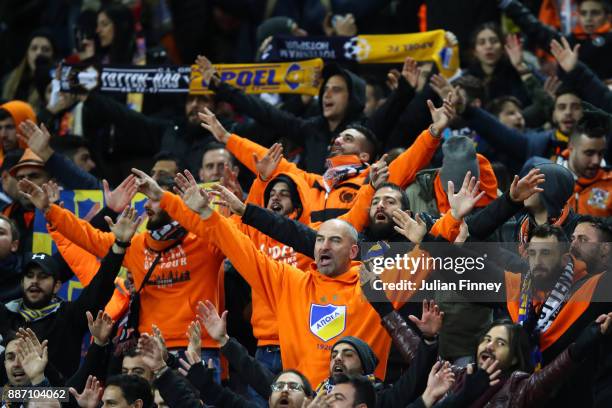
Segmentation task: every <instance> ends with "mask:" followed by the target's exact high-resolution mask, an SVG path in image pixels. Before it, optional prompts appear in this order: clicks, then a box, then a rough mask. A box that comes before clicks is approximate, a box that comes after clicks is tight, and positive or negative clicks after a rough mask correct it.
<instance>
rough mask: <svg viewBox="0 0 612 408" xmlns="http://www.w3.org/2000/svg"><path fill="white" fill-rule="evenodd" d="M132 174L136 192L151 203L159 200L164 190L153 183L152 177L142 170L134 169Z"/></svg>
mask: <svg viewBox="0 0 612 408" xmlns="http://www.w3.org/2000/svg"><path fill="white" fill-rule="evenodd" d="M132 173H133V174H134V175H135V176H136V188H137V190H138V191H140V192H141V193H142V194H144V195H146V196H147V197H149V199H151V200H153V201H159V200H161V198H162V195H163V194H164V190H163V189H162V188H161V187H160V186H159V184H157V181H155V180H154V179H153V177H151V176H149V175H148V174H147V173H145V172H144V171H142V170H139V169H134V168H133V169H132Z"/></svg>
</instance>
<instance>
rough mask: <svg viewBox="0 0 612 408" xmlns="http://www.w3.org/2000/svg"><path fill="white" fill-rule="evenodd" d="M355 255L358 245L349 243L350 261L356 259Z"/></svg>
mask: <svg viewBox="0 0 612 408" xmlns="http://www.w3.org/2000/svg"><path fill="white" fill-rule="evenodd" d="M357 255H359V245H357V244H353V245H351V252H350V257H351V261H352V260H354V259H357Z"/></svg>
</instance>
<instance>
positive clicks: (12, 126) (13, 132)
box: [0, 100, 36, 165]
mask: <svg viewBox="0 0 612 408" xmlns="http://www.w3.org/2000/svg"><path fill="white" fill-rule="evenodd" d="M26 119H30V120H31V121H32V122H36V113H34V109H32V107H31V106H30V105H29V104H28V103H26V102H23V101H17V100H15V101H9V102H7V103H5V104H3V105H0V144H1V147H0V165H2V162H3V161H4V154H5V153H6V152H8V151H10V150H15V149H17V148H19V147H21V148H25V147H27V146H25V145H23V144H22V143H21V142H20V141H19V138H18V137H17V134H18V132H19V130H18V129H19V124H20V123H21V122H23V121H25V120H26Z"/></svg>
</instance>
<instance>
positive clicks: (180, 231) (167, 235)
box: [151, 221, 187, 241]
mask: <svg viewBox="0 0 612 408" xmlns="http://www.w3.org/2000/svg"><path fill="white" fill-rule="evenodd" d="M185 234H187V231H186V230H185V228H183V227H181V226H180V225H179V223H178V222H176V221H172V222H170V223H168V224H166V225H163V226H161V227H159V228H158V229H156V230H153V231H151V237H152V238H153V239H154V240H156V241H169V240H172V239H181V238H183V237H184V236H185Z"/></svg>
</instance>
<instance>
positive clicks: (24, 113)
mask: <svg viewBox="0 0 612 408" xmlns="http://www.w3.org/2000/svg"><path fill="white" fill-rule="evenodd" d="M0 109H4V110H5V111H7V112H8V113H10V115H11V116H12V118H13V122H14V124H15V129H16V130H17V134H19V133H20V131H19V125H20V124H21V122H24V121H26V120H28V119H29V120H31V121H32V122H34V123H38V121H37V120H36V113H34V109H32V106H31V105H30V104H29V103H26V102H23V101H17V100H15V101H9V102H7V103H5V104H2V105H0ZM17 141H18V142H19V148H21V149H25V148H27V147H28V146H27V145H26V144H25V143H24V142H22V141H21V140H20V139H17ZM3 161H4V150H3V149H2V146H0V166H1V165H2V162H3Z"/></svg>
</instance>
